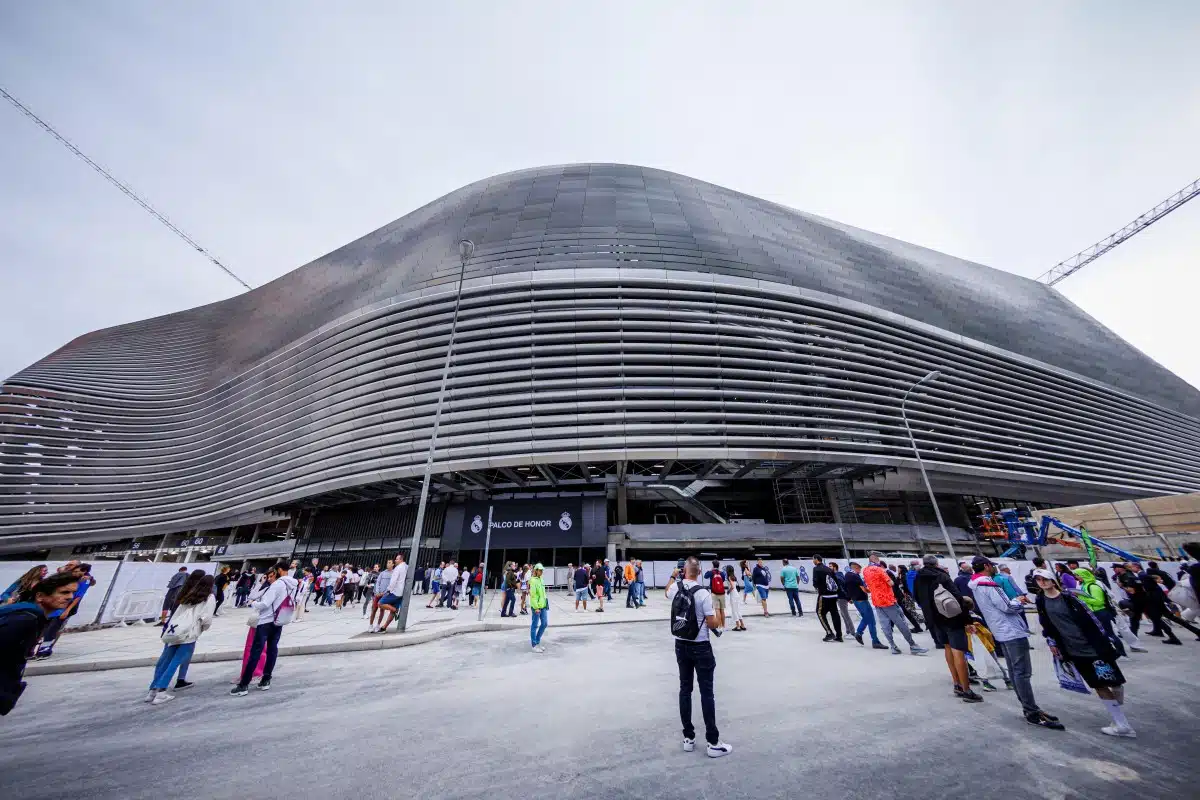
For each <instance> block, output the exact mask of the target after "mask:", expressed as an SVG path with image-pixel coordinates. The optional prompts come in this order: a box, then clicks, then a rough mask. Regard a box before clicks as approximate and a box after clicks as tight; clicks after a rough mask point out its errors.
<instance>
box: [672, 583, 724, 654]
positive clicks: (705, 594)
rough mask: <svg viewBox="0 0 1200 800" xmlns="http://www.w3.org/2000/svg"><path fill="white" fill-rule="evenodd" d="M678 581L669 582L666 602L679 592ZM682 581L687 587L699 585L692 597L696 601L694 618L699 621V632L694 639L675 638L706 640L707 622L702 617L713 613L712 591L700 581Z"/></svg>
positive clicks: (682, 640)
mask: <svg viewBox="0 0 1200 800" xmlns="http://www.w3.org/2000/svg"><path fill="white" fill-rule="evenodd" d="M680 583H681V582H680V581H675V583H672V584H671V588H670V589H669V590H667V602H671V601H673V600H674V599H675V595H677V594H679V584H680ZM682 583H683V585H684V586H686V587H688V588H691V587H692V586H699V587H700V591H698V592H696V595H695V597H694V598H693V599H694V600H695V601H696V620H697V621H698V622H699V623H700V634H699V635H698V636H697V637H696V638H695V639H683V638H681V637H679V636H676V637H675V638H676V639H678V640H679V641H681V642H707V641H708V623H707V622H706V621H705V619H704V618H705V617H711V616H712V615H713V614H714V613H715V612H714V611H713V601H712V593H711V592H709V591H708V589H705V588H704V584H702V583H701V582H700V581H689V580H684V581H682Z"/></svg>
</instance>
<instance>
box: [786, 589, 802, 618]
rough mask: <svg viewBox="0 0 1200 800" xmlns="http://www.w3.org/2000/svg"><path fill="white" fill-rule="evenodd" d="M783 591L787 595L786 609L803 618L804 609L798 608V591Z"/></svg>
mask: <svg viewBox="0 0 1200 800" xmlns="http://www.w3.org/2000/svg"><path fill="white" fill-rule="evenodd" d="M783 591H785V592H786V593H787V598H788V608H789V609H790V610H791V612H792V613H793V614H795V615H796V616H798V617H802V616H804V609H803V608H802V607H801V606H800V590H799V589H787V588H785V589H784V590H783Z"/></svg>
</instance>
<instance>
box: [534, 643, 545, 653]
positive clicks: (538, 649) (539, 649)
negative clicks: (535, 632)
mask: <svg viewBox="0 0 1200 800" xmlns="http://www.w3.org/2000/svg"><path fill="white" fill-rule="evenodd" d="M533 652H535V653H544V652H546V648H544V647H542V646H541V645H540V644H539V645H538V646H537V647H535V648H533Z"/></svg>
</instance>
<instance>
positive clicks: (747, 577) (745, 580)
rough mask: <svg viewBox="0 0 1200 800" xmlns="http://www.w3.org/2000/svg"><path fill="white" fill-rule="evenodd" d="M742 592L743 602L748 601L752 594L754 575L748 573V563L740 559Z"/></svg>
mask: <svg viewBox="0 0 1200 800" xmlns="http://www.w3.org/2000/svg"><path fill="white" fill-rule="evenodd" d="M742 594H744V595H745V597H744V598H742V602H743V603H749V602H750V598H751V597H753V596H754V577H753V575H752V574H751V573H750V565H749V564H748V563H746V561H745V560H744V559H743V560H742Z"/></svg>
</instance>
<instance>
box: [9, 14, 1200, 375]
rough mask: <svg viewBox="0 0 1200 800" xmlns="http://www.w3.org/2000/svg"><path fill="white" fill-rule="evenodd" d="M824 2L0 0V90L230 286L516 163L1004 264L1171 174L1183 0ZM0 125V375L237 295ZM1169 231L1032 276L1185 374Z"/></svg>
mask: <svg viewBox="0 0 1200 800" xmlns="http://www.w3.org/2000/svg"><path fill="white" fill-rule="evenodd" d="M841 5H843V4H830V3H777V2H771V3H758V4H755V3H736V4H734V3H693V2H686V3H685V2H677V3H667V2H663V3H641V2H630V3H609V2H606V3H591V4H586V5H585V4H584V3H487V4H485V3H482V2H479V3H475V2H463V3H448V2H437V3H433V2H430V3H425V4H424V6H425V10H421V9H420V8H419V7H418V4H416V3H408V4H397V3H390V2H389V3H383V2H381V3H367V2H357V3H349V4H333V3H323V2H309V3H304V2H287V3H282V2H255V3H245V2H214V1H213V0H206V1H205V2H186V3H158V2H133V1H132V0H121V1H120V2H75V3H67V2H57V3H16V2H10V3H4V4H0V84H3V85H4V86H5V87H6V88H7V89H8V90H9V91H11V92H12V93H13V94H15V95H16V96H17V97H19V98H20V99H22V100H23V101H24V102H25V103H26V104H27V105H29V106H30V107H31V108H32V109H33V110H34V111H35V112H37V113H38V114H40V115H42V116H43V117H44V118H45V119H47V120H48V121H49V122H51V124H53V125H55V126H56V127H58V129H59V130H60V131H61V132H63V133H64V134H65V135H66V136H67V137H68V138H70V139H72V140H73V141H74V142H75V143H76V144H77V145H78V146H79V147H80V148H82V149H83V150H84V151H85V152H87V153H89V154H90V155H92V157H93V158H95V159H96V160H98V161H99V162H100V163H102V164H104V165H105V166H107V167H108V168H109V169H111V170H112V171H113V172H114V173H115V174H116V175H118V176H119V177H121V178H122V179H124V180H126V181H127V182H129V183H130V184H132V185H133V186H134V187H135V188H136V189H137V190H139V191H140V192H141V193H143V194H144V195H145V196H147V197H149V198H150V199H151V201H152V202H153V203H154V204H155V205H156V206H158V207H159V208H160V210H162V211H164V212H165V213H166V214H167V215H168V216H170V217H171V218H172V219H173V220H174V221H175V222H176V223H177V224H179V225H180V226H181V227H183V228H184V229H185V230H187V231H188V232H189V233H191V234H192V235H193V236H194V237H196V238H197V239H198V240H199V241H200V242H202V243H203V244H204V245H205V246H206V247H208V248H210V249H211V250H213V251H214V252H215V253H216V254H217V255H218V256H219V257H220V258H222V259H223V260H224V261H225V262H226V263H228V264H229V265H230V266H232V267H233V268H234V269H235V270H236V271H237V272H238V273H239V274H241V275H242V277H243V278H245V279H246V280H248V281H249V282H251V283H252V284H256V285H257V284H260V283H262V282H265V281H267V280H269V279H271V278H274V277H277V276H279V275H282V274H283V273H285V272H287V271H289V270H291V269H293V268H295V267H297V266H299V265H301V264H303V263H305V262H307V261H309V260H311V259H313V258H316V257H317V256H320V255H322V254H324V253H326V252H328V251H330V250H333V249H335V248H337V247H338V246H340V245H342V244H344V243H346V242H348V241H350V240H352V239H354V238H356V237H358V236H360V235H362V234H364V233H367V232H368V231H371V230H373V229H375V228H377V227H379V226H381V225H383V224H385V223H387V222H389V221H391V220H393V219H395V218H397V217H400V216H402V215H404V214H405V213H407V212H409V211H411V210H412V209H414V208H416V207H418V206H421V205H423V204H425V203H426V202H429V201H430V200H433V199H434V198H436V197H438V196H440V195H442V194H444V193H446V192H448V191H451V190H453V189H455V188H457V187H459V186H461V185H463V184H466V183H469V182H471V181H474V180H477V179H480V178H484V177H487V176H489V175H492V174H495V173H499V172H504V171H508V170H512V169H519V168H522V167H528V166H536V165H541V164H553V163H562V162H572V161H617V162H626V163H635V164H642V165H645V166H653V167H660V168H664V169H669V170H674V171H676V172H681V173H684V174H687V175H690V176H693V177H696V178H700V179H703V180H707V181H711V182H713V183H718V184H721V185H725V186H729V187H731V188H734V189H737V190H740V191H743V192H747V193H749V194H753V195H757V196H760V197H764V198H767V199H770V200H774V201H777V202H780V203H784V204H786V205H789V206H792V207H794V208H798V209H801V210H804V211H810V212H813V213H816V214H821V215H823V216H827V217H831V218H833V219H836V220H839V221H842V222H845V223H848V224H852V225H856V226H859V227H863V228H867V229H870V230H874V231H878V232H880V233H885V234H888V235H891V236H895V237H898V238H901V239H905V240H907V241H911V242H914V243H917V244H921V245H925V246H927V247H933V248H935V249H938V250H942V251H945V252H947V253H951V254H953V255H956V256H960V257H963V258H969V259H972V260H975V261H980V262H983V263H985V264H989V265H991V266H995V267H998V268H1001V269H1006V270H1009V271H1012V272H1017V273H1020V274H1024V275H1030V276H1032V275H1036V274H1038V273H1040V272H1042V271H1043V270H1045V269H1046V268H1048V267H1049V266H1051V265H1052V264H1053V263H1054V262H1055V261H1057V260H1059V259H1060V258H1064V257H1066V256H1068V255H1070V254H1071V253H1073V252H1074V251H1075V250H1078V249H1080V248H1082V247H1084V246H1086V245H1088V244H1091V243H1092V242H1093V241H1094V240H1096V239H1099V238H1100V237H1102V236H1104V235H1107V234H1108V233H1110V232H1111V231H1113V230H1115V229H1116V228H1118V227H1120V226H1121V225H1123V224H1124V223H1125V222H1127V221H1128V220H1130V219H1132V218H1133V217H1134V216H1136V215H1137V214H1139V213H1141V212H1142V211H1143V210H1145V209H1146V208H1148V207H1149V206H1151V205H1153V204H1154V203H1156V202H1158V201H1159V200H1160V199H1162V198H1163V197H1165V196H1166V195H1168V194H1170V193H1171V192H1174V191H1175V190H1176V189H1178V188H1180V187H1182V186H1183V185H1184V184H1186V183H1188V182H1189V181H1191V180H1193V179H1194V178H1196V177H1197V176H1200V149H1198V148H1197V145H1196V143H1197V142H1200V47H1197V42H1200V4H1197V3H1193V2H1188V1H1187V0H1180V1H1179V2H1159V3H1144V4H1143V3H1139V4H1132V3H1125V2H1090V1H1089V2H1079V3H1054V2H1049V3H1047V2H1030V3H1026V4H1020V3H1016V4H1002V6H998V5H996V4H984V3H954V4H951V3H942V2H928V3H923V2H914V3H899V2H879V3H858V4H845V5H853V9H854V10H850V9H847V8H841V7H837V8H835V7H834V6H841ZM0 142H2V144H3V146H2V147H0V176H2V177H0V286H3V313H2V314H0V342H2V343H3V345H2V347H0V376H3V375H9V374H11V373H13V372H15V371H17V370H18V369H21V368H22V367H24V366H26V365H27V364H29V363H32V362H33V361H35V360H37V359H38V358H41V357H42V356H44V355H46V354H47V353H49V352H51V351H52V350H54V349H56V348H57V347H59V346H61V345H63V344H65V343H66V342H67V341H69V340H70V339H72V338H74V337H75V336H78V335H80V334H82V333H85V332H87V331H89V330H93V329H96V328H100V327H106V326H109V325H115V324H119V323H123V322H129V321H132V320H136V319H141V318H145V317H148V316H154V315H158V314H163V313H167V312H171V311H177V310H180V309H183V308H189V307H192V306H195V305H199V304H202V303H206V302H211V301H214V300H219V299H221V298H224V297H228V296H230V295H231V294H233V293H235V292H236V291H238V290H239V289H240V287H239V286H238V285H237V284H236V283H234V282H233V281H232V280H231V279H229V278H228V277H226V276H225V275H224V274H222V273H221V272H219V271H218V270H217V269H216V268H215V267H214V266H212V265H211V264H209V263H208V262H206V261H204V260H203V259H202V258H201V257H199V256H198V255H196V254H194V253H192V252H190V251H189V250H188V249H187V247H186V246H185V245H184V244H183V243H182V242H180V241H178V240H177V239H175V238H174V237H173V236H172V235H171V234H169V233H168V232H167V231H166V230H165V229H163V228H161V227H160V226H159V225H158V223H156V222H154V221H153V220H151V219H150V218H149V217H148V216H147V215H146V214H145V213H144V212H143V211H142V210H140V209H138V208H137V207H136V206H134V205H133V204H132V203H131V202H130V201H129V200H127V199H126V198H124V197H123V196H121V195H120V194H119V193H118V192H117V191H116V190H115V189H114V188H112V187H111V186H109V185H108V184H107V183H105V182H104V181H103V180H102V179H101V178H100V177H99V176H97V175H96V174H94V173H93V172H91V171H90V170H89V169H87V168H86V167H85V166H84V165H83V164H82V163H80V162H79V161H77V160H76V159H75V158H74V157H72V156H71V155H70V154H69V153H67V151H66V150H64V149H63V148H62V147H61V146H60V145H58V144H57V143H55V142H54V141H53V140H52V139H50V138H49V137H48V136H47V135H46V134H45V133H44V132H42V131H40V130H39V129H37V128H36V127H35V126H34V125H33V124H32V123H31V122H29V121H28V120H26V119H25V118H23V117H21V116H20V115H18V114H17V113H16V111H15V110H13V109H11V108H10V107H9V106H7V105H6V104H5V105H3V107H0ZM1198 252H1200V200H1197V201H1195V202H1193V203H1192V204H1191V205H1189V206H1186V207H1184V208H1183V209H1181V210H1180V211H1178V212H1176V213H1175V214H1174V215H1172V216H1170V217H1168V218H1167V219H1165V220H1163V221H1162V222H1160V223H1158V225H1156V226H1155V227H1154V228H1151V229H1150V230H1149V231H1147V232H1146V233H1144V234H1142V235H1141V236H1139V237H1138V238H1136V239H1134V240H1132V241H1131V242H1129V243H1127V244H1126V245H1124V246H1122V247H1121V248H1119V249H1118V250H1116V251H1114V252H1113V253H1111V254H1109V255H1107V256H1105V257H1104V258H1103V259H1101V260H1100V261H1097V262H1096V263H1095V264H1093V265H1092V266H1090V267H1088V268H1087V269H1086V270H1084V271H1083V272H1081V273H1079V274H1078V275H1076V276H1074V277H1072V278H1070V279H1068V280H1067V281H1066V282H1064V283H1062V284H1060V288H1061V289H1062V290H1063V291H1064V293H1065V294H1066V295H1067V296H1068V297H1070V298H1071V299H1072V300H1074V301H1075V302H1076V303H1078V304H1079V305H1080V306H1082V307H1083V308H1084V309H1085V310H1086V311H1088V312H1089V313H1091V314H1092V315H1093V316H1095V317H1096V318H1098V319H1099V320H1100V321H1102V322H1103V323H1105V324H1106V325H1108V326H1109V327H1110V328H1112V329H1114V330H1115V331H1117V332H1118V333H1119V334H1121V335H1122V336H1124V337H1125V338H1126V339H1128V340H1129V341H1130V342H1132V343H1133V344H1134V345H1136V346H1138V347H1139V348H1141V349H1142V350H1143V351H1144V352H1146V353H1147V354H1149V355H1150V356H1152V357H1153V358H1155V359H1156V360H1158V361H1159V362H1160V363H1162V364H1164V365H1165V366H1167V367H1168V368H1170V369H1172V370H1174V371H1175V372H1177V373H1179V374H1180V375H1181V376H1182V377H1184V378H1185V379H1187V380H1188V381H1190V382H1191V383H1192V384H1193V385H1197V386H1200V357H1197V355H1196V336H1195V333H1194V330H1195V321H1194V320H1195V316H1196V312H1195V309H1194V307H1195V297H1196V296H1197V289H1200V278H1198V277H1197V275H1198V273H1200V270H1198V269H1197V267H1198V266H1200V264H1198V263H1197V261H1198V260H1200V259H1198ZM982 312H983V309H981V313H982Z"/></svg>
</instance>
